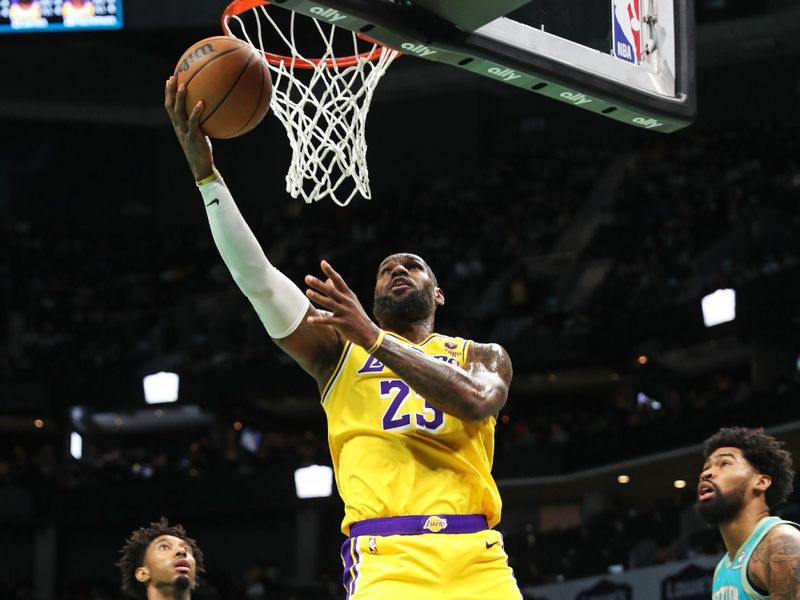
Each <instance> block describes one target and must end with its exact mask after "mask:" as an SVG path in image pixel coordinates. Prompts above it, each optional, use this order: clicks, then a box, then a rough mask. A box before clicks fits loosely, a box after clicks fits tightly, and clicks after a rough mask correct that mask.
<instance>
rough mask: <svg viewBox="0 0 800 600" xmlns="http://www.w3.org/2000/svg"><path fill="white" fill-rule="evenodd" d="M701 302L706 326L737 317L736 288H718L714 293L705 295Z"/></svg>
mask: <svg viewBox="0 0 800 600" xmlns="http://www.w3.org/2000/svg"><path fill="white" fill-rule="evenodd" d="M701 304H702V307H703V323H705V326H706V327H713V326H714V325H719V324H720V323H728V322H729V321H733V320H734V319H735V318H736V291H735V290H732V289H724V290H717V291H716V292H714V293H713V294H709V295H708V296H705V297H704V298H703V300H702V302H701Z"/></svg>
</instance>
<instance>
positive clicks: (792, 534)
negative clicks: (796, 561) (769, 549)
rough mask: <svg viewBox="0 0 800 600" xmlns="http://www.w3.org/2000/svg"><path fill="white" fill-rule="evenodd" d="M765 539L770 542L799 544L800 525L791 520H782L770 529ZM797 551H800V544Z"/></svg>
mask: <svg viewBox="0 0 800 600" xmlns="http://www.w3.org/2000/svg"><path fill="white" fill-rule="evenodd" d="M764 539H765V540H766V541H769V542H779V543H780V542H791V543H793V544H798V543H800V525H798V524H797V523H792V522H791V521H781V522H780V523H778V524H777V525H775V527H773V528H772V529H770V530H769V532H768V533H767V535H766V537H765V538H764ZM797 551H798V553H800V546H798V547H797Z"/></svg>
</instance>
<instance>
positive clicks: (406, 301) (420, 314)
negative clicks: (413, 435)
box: [372, 290, 436, 326]
mask: <svg viewBox="0 0 800 600" xmlns="http://www.w3.org/2000/svg"><path fill="white" fill-rule="evenodd" d="M435 310H436V301H435V300H434V298H433V294H432V293H431V290H411V291H410V292H408V293H406V294H404V295H402V296H400V297H399V298H396V297H394V296H393V295H392V294H391V293H388V294H384V295H383V296H375V302H374V304H373V305H372V314H374V315H375V318H376V319H378V323H380V324H382V325H387V326H391V325H394V326H397V325H405V324H406V323H416V322H419V321H424V320H425V319H427V318H429V317H430V316H431V315H433V313H434V311H435Z"/></svg>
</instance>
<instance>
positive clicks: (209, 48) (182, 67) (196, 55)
mask: <svg viewBox="0 0 800 600" xmlns="http://www.w3.org/2000/svg"><path fill="white" fill-rule="evenodd" d="M212 52H216V49H215V48H214V46H213V45H212V44H203V45H202V46H200V47H199V48H197V50H195V51H194V52H192V53H191V54H189V55H187V56H186V58H185V59H184V60H183V62H181V64H179V65H178V71H180V72H181V73H184V72H186V71H188V70H189V66H190V65H191V64H192V63H193V62H194V61H196V60H200V59H201V58H203V57H204V56H207V55H209V54H211V53H212Z"/></svg>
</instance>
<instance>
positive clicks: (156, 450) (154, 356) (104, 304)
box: [0, 0, 800, 600]
mask: <svg viewBox="0 0 800 600" xmlns="http://www.w3.org/2000/svg"><path fill="white" fill-rule="evenodd" d="M540 4H541V5H542V6H545V7H547V6H550V7H555V6H557V4H558V3H555V2H542V3H540ZM695 4H696V6H695V12H696V17H697V26H696V27H697V29H696V52H697V90H698V117H697V119H696V120H695V123H694V124H693V125H691V126H690V127H688V128H686V129H684V130H682V131H679V132H677V133H673V134H669V135H664V134H658V133H654V132H651V131H645V130H638V129H634V128H631V127H627V126H625V125H623V124H620V123H618V122H615V121H610V120H606V119H603V118H601V117H599V116H596V115H593V114H590V113H588V112H584V111H580V110H575V109H574V108H571V107H569V106H565V105H563V104H560V103H556V102H553V101H551V100H548V99H546V98H543V97H540V96H537V95H535V94H530V93H526V92H525V91H522V90H519V89H515V88H512V87H508V86H503V85H499V84H497V83H495V82H491V81H489V80H486V79H484V78H480V77H476V76H474V75H471V74H469V73H466V72H462V71H459V70H457V69H452V68H449V67H447V66H441V65H435V64H431V63H426V62H423V61H419V60H416V59H414V58H411V57H404V58H402V59H400V60H398V62H397V63H396V64H395V65H393V66H392V67H391V68H390V69H389V72H388V73H387V75H386V77H385V78H384V79H383V80H382V82H381V84H380V86H379V87H378V89H377V92H376V94H375V99H374V103H373V106H372V109H371V111H370V115H369V120H368V130H367V139H368V142H369V163H370V179H371V183H372V187H373V199H372V200H364V199H361V198H357V199H355V200H354V201H353V203H352V204H351V205H350V206H349V207H347V208H339V207H336V206H334V205H333V204H332V203H330V202H328V201H325V200H323V201H321V202H319V203H316V204H313V205H306V204H304V203H303V202H302V201H300V200H292V199H291V198H289V197H288V196H287V194H286V193H285V191H284V175H285V171H286V167H287V165H288V161H289V148H288V144H287V143H286V136H285V133H284V132H283V130H282V129H281V128H280V126H279V124H278V123H277V121H276V120H275V119H274V118H273V117H272V116H267V118H266V119H265V120H264V122H263V123H262V124H261V125H260V126H259V127H257V128H256V129H255V130H254V131H253V132H251V133H249V134H247V135H245V136H243V137H241V138H239V139H234V140H228V141H216V142H215V144H214V150H215V159H216V163H217V166H218V167H219V169H220V171H221V172H222V173H223V174H224V176H225V178H226V181H227V182H228V185H229V187H230V188H231V190H232V191H233V193H234V195H235V197H236V199H237V202H238V203H239V205H240V207H241V209H242V212H243V214H244V215H245V217H246V218H247V220H248V222H249V223H250V225H251V227H252V228H253V230H254V231H255V233H256V236H257V237H258V238H259V240H260V242H261V243H262V245H263V247H264V249H265V252H266V253H267V255H268V256H269V258H270V260H271V261H272V262H273V263H274V264H275V265H277V266H278V267H279V268H281V270H283V271H284V272H285V273H286V274H287V275H289V277H290V278H291V279H292V280H293V281H295V282H297V283H298V284H300V283H301V282H302V277H303V276H304V275H305V274H307V273H314V274H316V273H317V272H318V264H319V260H320V259H321V258H327V259H329V260H330V261H331V263H332V264H333V265H334V267H335V268H337V269H338V270H339V272H341V273H342V274H343V276H344V277H345V278H346V279H347V280H348V281H349V282H350V283H351V285H352V286H353V287H354V289H355V290H356V291H357V292H358V294H359V297H360V298H361V300H362V302H363V303H364V304H365V305H366V306H371V299H372V296H371V290H372V286H373V284H374V274H375V269H376V267H377V264H378V262H379V260H380V259H381V258H383V257H384V256H385V255H387V254H389V253H391V252H394V251H399V250H408V251H412V252H416V253H418V254H420V255H422V256H423V257H425V258H426V259H427V260H428V262H429V263H430V264H431V266H432V268H433V270H434V271H435V272H436V273H437V275H438V279H439V283H440V285H441V287H442V288H443V289H444V291H445V294H446V298H447V304H446V305H445V306H444V307H443V308H442V309H441V310H440V311H439V313H438V316H437V319H438V322H437V329H438V330H440V331H442V332H443V333H453V334H457V335H462V336H465V337H469V338H472V339H476V340H480V341H496V342H499V343H501V344H502V345H503V346H504V347H505V348H506V349H507V350H508V352H509V354H510V356H511V358H512V361H513V364H514V381H513V383H512V387H511V392H510V395H509V399H508V403H507V405H506V407H505V409H504V410H503V411H502V413H501V415H500V417H499V420H498V424H497V431H496V453H495V458H494V475H495V478H496V479H497V481H498V484H499V487H500V491H501V494H502V495H503V500H504V511H503V519H502V522H501V523H500V525H499V527H498V529H499V530H500V531H501V532H502V533H503V535H504V536H505V545H506V549H507V551H508V554H509V556H510V560H511V563H510V564H511V566H512V567H513V569H514V572H515V575H516V577H517V580H518V582H519V584H520V587H521V588H522V589H523V591H524V592H525V595H526V598H529V599H533V598H538V599H540V600H541V599H546V600H560V599H562V598H563V599H565V600H573V599H577V598H580V599H581V600H589V599H591V598H595V597H598V598H599V597H603V598H607V597H612V596H609V595H608V594H610V593H616V594H617V595H614V596H613V597H614V598H630V599H635V600H644V599H647V600H655V599H657V598H659V597H660V598H661V599H662V600H678V599H681V600H693V599H700V598H709V597H710V593H709V589H710V588H709V581H710V575H709V574H710V572H711V570H712V569H713V565H714V564H715V562H716V560H718V559H719V556H720V555H721V553H722V551H723V546H722V541H721V539H720V537H719V534H718V532H717V531H716V530H715V529H711V528H709V527H707V526H706V525H705V524H704V523H703V522H702V521H700V520H699V518H698V516H697V515H696V512H695V509H694V502H695V497H696V487H697V478H698V475H699V472H700V467H701V465H702V456H701V454H700V444H701V442H702V441H703V440H704V439H705V438H706V437H708V436H709V435H710V434H712V433H714V432H715V431H716V430H717V429H718V428H719V427H721V426H726V425H742V426H763V427H765V428H766V429H767V431H768V432H770V433H772V434H773V435H775V436H776V437H778V438H779V439H781V440H783V441H785V442H786V443H787V444H788V447H789V449H790V450H791V451H792V453H793V455H794V456H795V460H797V458H798V457H800V397H799V396H798V392H799V391H800V284H798V282H799V281H800V235H798V231H800V111H799V110H798V105H800V70H798V66H797V65H798V58H800V46H798V44H797V40H798V39H800V18H798V15H800V13H798V11H797V7H796V6H795V5H794V3H793V2H792V1H790V0H785V1H780V0H748V1H739V0H695ZM122 8H123V10H124V13H123V14H124V25H123V27H122V28H121V29H113V30H107V31H53V32H37V33H9V32H7V31H3V32H2V33H0V65H2V79H1V80H0V126H1V127H2V129H0V210H1V212H0V316H1V317H2V318H0V598H2V599H3V600H29V599H35V600H51V599H58V600H101V599H102V600H105V599H111V598H118V597H121V592H120V591H119V574H118V570H117V568H116V567H115V562H116V561H117V559H118V551H119V549H120V547H121V546H122V544H123V542H124V541H125V539H126V538H127V536H128V534H129V533H130V532H131V530H133V529H134V528H136V527H139V526H141V525H144V524H146V523H149V522H150V521H153V520H156V519H158V518H159V517H161V516H166V517H168V518H169V519H170V520H171V521H173V522H178V523H182V524H183V525H184V526H185V527H186V528H187V530H188V532H189V534H190V535H191V536H192V537H194V538H196V539H197V540H198V542H199V544H200V547H201V548H202V549H203V551H204V553H205V556H206V564H207V574H206V575H205V576H204V578H203V579H202V583H201V586H200V588H199V589H198V591H197V594H196V597H197V598H200V599H224V600H237V599H248V600H268V599H273V598H275V599H277V598H281V599H284V600H289V599H298V600H299V599H320V600H327V599H334V598H337V599H339V598H344V592H343V589H342V586H341V563H340V561H339V554H338V550H339V546H340V545H341V543H342V541H343V536H342V535H341V533H340V531H339V522H340V520H341V517H342V504H341V500H340V499H339V498H338V496H337V495H336V490H335V487H334V490H333V495H332V496H331V497H323V498H310V499H300V498H298V497H297V494H296V489H295V480H294V473H295V471H296V469H298V468H300V467H305V466H308V465H312V464H318V465H330V457H329V454H328V447H327V441H326V432H325V420H324V415H323V412H322V410H321V409H320V406H319V397H318V393H317V390H316V386H315V385H314V383H313V381H312V380H311V379H310V378H308V377H307V376H306V375H305V374H304V373H303V372H302V371H301V370H300V368H299V367H297V366H295V364H294V363H293V362H291V361H290V360H289V359H288V358H287V357H286V356H284V355H283V354H282V353H281V352H280V351H279V350H278V349H277V347H276V346H274V345H273V344H272V343H271V341H270V340H269V338H268V336H267V335H266V332H265V331H264V329H263V327H262V325H261V323H260V322H259V320H258V318H257V316H256V314H255V313H254V312H253V310H252V309H251V307H250V305H249V304H248V302H247V300H246V299H245V298H244V297H243V296H242V295H241V293H240V292H239V290H238V289H237V288H236V286H235V284H234V283H233V281H232V279H231V277H230V275H229V274H228V272H227V270H226V268H225V266H224V265H223V263H222V261H221V259H220V258H219V256H218V253H217V251H216V249H215V247H214V244H213V241H212V239H211V236H210V233H209V231H208V224H207V221H206V218H205V215H204V212H203V207H202V206H201V198H200V196H199V194H198V193H197V191H196V189H195V186H194V183H193V180H192V176H191V173H190V172H189V170H188V168H187V166H186V164H185V160H184V158H183V156H182V153H181V150H180V147H179V145H178V143H177V141H176V140H175V137H174V135H173V132H172V128H171V125H170V123H169V120H168V118H167V115H166V114H165V112H164V110H163V89H164V80H165V79H166V78H167V77H168V76H169V74H170V73H171V72H172V70H173V68H174V66H175V62H176V61H177V59H178V57H179V56H180V55H181V54H182V52H183V51H184V50H185V49H186V48H187V47H189V46H190V45H191V44H192V43H194V42H195V41H197V40H199V39H201V38H204V37H207V36H209V35H218V34H219V15H220V14H221V12H222V9H223V8H224V3H221V2H212V1H211V0H202V1H194V2H191V3H189V2H156V1H155V0H138V1H137V0H125V3H124V5H123V6H122ZM554 10H555V9H554ZM718 289H731V290H734V292H735V298H736V306H735V311H736V312H735V318H734V319H733V320H732V321H728V322H725V323H722V324H719V325H715V326H711V327H706V326H705V325H704V320H703V311H702V308H701V300H702V298H703V297H705V296H707V295H709V294H711V293H713V292H714V291H715V290H718ZM161 371H164V372H171V373H175V374H177V375H178V376H179V378H180V387H179V398H178V401H177V402H174V403H169V404H160V405H151V404H147V403H146V402H145V395H144V391H143V378H144V377H145V376H147V375H150V374H154V373H158V372H161ZM79 442H80V443H79ZM77 457H79V458H77ZM795 488H798V484H797V482H796V483H795ZM779 514H781V515H782V516H784V517H785V518H788V519H792V520H798V519H800V502H798V495H797V492H795V494H794V495H793V496H792V497H791V498H790V500H789V502H788V503H787V504H785V505H784V506H783V507H782V508H781V509H780V511H779ZM647 586H650V587H649V588H648V587H647ZM650 588H652V589H654V590H656V592H654V593H653V594H648V593H646V592H645V593H642V592H640V591H638V590H641V589H650ZM659 594H661V595H660V596H659Z"/></svg>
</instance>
